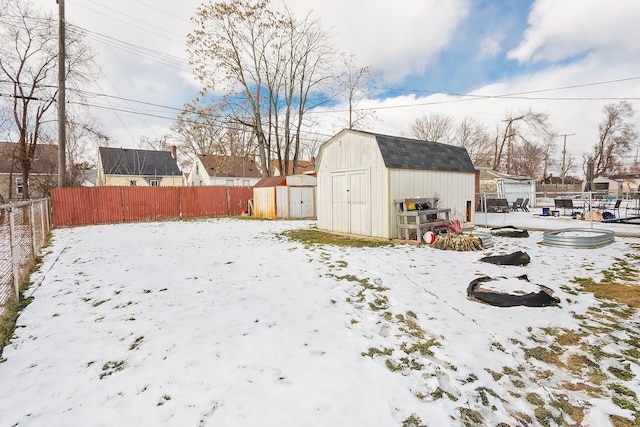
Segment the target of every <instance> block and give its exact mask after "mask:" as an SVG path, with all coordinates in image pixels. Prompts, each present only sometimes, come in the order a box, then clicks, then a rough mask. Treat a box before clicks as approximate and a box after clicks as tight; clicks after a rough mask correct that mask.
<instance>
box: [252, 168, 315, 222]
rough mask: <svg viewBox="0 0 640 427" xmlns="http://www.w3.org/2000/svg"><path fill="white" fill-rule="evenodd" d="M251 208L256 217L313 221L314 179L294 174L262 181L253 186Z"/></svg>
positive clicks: (311, 176)
mask: <svg viewBox="0 0 640 427" xmlns="http://www.w3.org/2000/svg"><path fill="white" fill-rule="evenodd" d="M252 205H253V212H252V214H253V216H254V217H256V218H266V219H303V218H306V219H311V218H315V216H316V177H315V175H311V174H297V175H288V176H271V177H268V178H262V179H261V180H260V181H259V182H258V183H257V184H256V185H255V186H254V187H253V201H252Z"/></svg>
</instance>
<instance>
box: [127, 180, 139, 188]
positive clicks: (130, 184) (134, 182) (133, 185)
mask: <svg viewBox="0 0 640 427" xmlns="http://www.w3.org/2000/svg"><path fill="white" fill-rule="evenodd" d="M136 185H138V181H136V180H135V179H130V180H129V187H135V186H136Z"/></svg>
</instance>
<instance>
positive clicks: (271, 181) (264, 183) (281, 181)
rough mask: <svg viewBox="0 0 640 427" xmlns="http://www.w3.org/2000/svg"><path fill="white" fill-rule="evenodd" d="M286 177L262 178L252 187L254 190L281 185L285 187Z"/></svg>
mask: <svg viewBox="0 0 640 427" xmlns="http://www.w3.org/2000/svg"><path fill="white" fill-rule="evenodd" d="M286 183H287V177H286V176H268V177H265V178H262V179H261V180H260V181H258V182H257V183H256V185H254V186H253V187H254V188H258V187H278V186H282V185H286Z"/></svg>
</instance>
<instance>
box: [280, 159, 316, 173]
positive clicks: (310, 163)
mask: <svg viewBox="0 0 640 427" xmlns="http://www.w3.org/2000/svg"><path fill="white" fill-rule="evenodd" d="M272 163H273V167H274V168H275V169H277V170H278V171H279V172H282V171H280V168H279V167H278V165H279V164H280V163H279V162H278V160H277V159H273V160H272ZM296 163H297V164H298V171H297V172H296V173H305V172H313V171H315V169H316V163H315V160H298V161H297V162H296ZM288 166H289V167H288V169H287V170H288V171H289V173H293V160H289V165H288Z"/></svg>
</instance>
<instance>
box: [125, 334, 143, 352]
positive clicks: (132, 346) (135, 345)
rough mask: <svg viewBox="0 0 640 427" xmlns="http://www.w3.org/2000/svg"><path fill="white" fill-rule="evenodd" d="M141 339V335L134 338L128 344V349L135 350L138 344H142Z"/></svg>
mask: <svg viewBox="0 0 640 427" xmlns="http://www.w3.org/2000/svg"><path fill="white" fill-rule="evenodd" d="M142 340H144V337H143V336H139V337H138V338H136V339H135V341H133V344H131V345H130V346H129V350H137V349H138V348H139V347H140V344H142Z"/></svg>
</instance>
